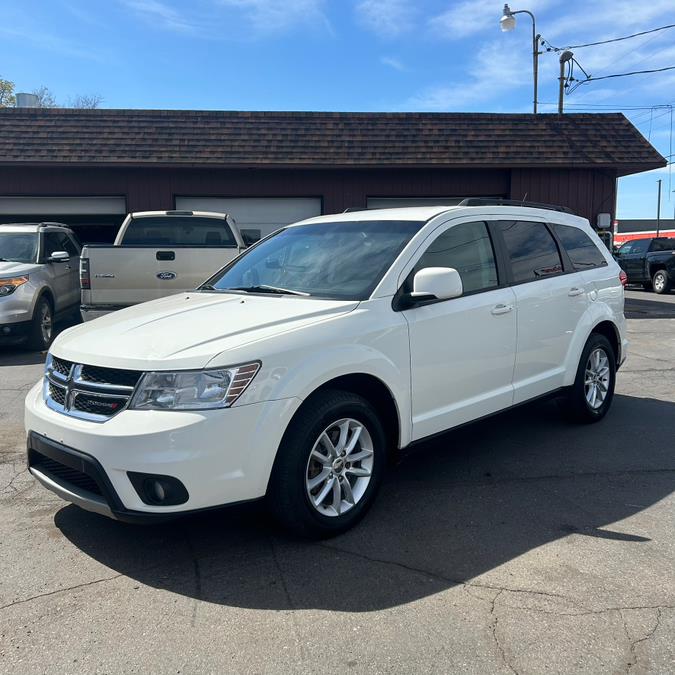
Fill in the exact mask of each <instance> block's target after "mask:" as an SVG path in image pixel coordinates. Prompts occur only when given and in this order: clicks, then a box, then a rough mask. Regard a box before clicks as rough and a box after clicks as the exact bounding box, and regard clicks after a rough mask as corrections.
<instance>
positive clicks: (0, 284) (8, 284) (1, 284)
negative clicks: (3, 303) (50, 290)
mask: <svg viewBox="0 0 675 675" xmlns="http://www.w3.org/2000/svg"><path fill="white" fill-rule="evenodd" d="M27 281H28V275H26V276H23V277H10V278H9V279H0V298H4V297H5V296H6V295H11V294H12V293H14V291H15V290H16V289H17V288H19V286H23V285H24V284H25V283H26V282H27Z"/></svg>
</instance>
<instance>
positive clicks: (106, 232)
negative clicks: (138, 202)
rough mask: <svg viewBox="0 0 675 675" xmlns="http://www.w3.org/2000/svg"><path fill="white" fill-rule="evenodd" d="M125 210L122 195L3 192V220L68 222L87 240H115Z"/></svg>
mask: <svg viewBox="0 0 675 675" xmlns="http://www.w3.org/2000/svg"><path fill="white" fill-rule="evenodd" d="M126 213H127V206H126V199H125V198H124V197H122V196H114V197H40V196H33V197H4V196H0V223H27V222H31V223H36V222H44V221H52V222H54V221H55V222H58V223H65V224H66V225H68V226H70V227H72V228H73V230H74V231H75V232H76V234H77V236H78V237H79V238H80V240H81V241H82V242H84V243H104V244H105V243H112V242H113V240H114V239H115V234H116V233H117V230H118V229H119V226H120V225H121V224H122V221H123V220H124V216H125V215H126Z"/></svg>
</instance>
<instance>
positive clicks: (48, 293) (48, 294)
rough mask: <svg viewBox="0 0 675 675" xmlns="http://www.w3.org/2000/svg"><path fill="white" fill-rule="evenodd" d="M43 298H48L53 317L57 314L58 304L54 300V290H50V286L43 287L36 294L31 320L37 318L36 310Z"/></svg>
mask: <svg viewBox="0 0 675 675" xmlns="http://www.w3.org/2000/svg"><path fill="white" fill-rule="evenodd" d="M42 298H47V300H48V301H49V304H50V305H51V306H52V315H53V314H54V313H55V312H56V302H55V298H54V293H52V289H51V288H49V286H43V287H42V288H40V289H39V290H38V291H37V293H36V294H35V300H34V301H33V308H32V309H31V319H32V318H33V317H34V316H35V308H36V307H37V306H38V302H40V300H42Z"/></svg>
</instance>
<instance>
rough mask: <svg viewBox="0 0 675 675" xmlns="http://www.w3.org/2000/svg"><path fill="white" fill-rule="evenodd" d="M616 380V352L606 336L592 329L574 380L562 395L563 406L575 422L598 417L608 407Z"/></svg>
mask: <svg viewBox="0 0 675 675" xmlns="http://www.w3.org/2000/svg"><path fill="white" fill-rule="evenodd" d="M615 383H616V355H615V354H614V349H613V348H612V345H611V344H610V342H609V340H608V339H607V338H606V337H605V336H604V335H600V334H598V333H593V334H592V335H591V336H590V337H589V338H588V341H587V342H586V346H585V347H584V351H583V353H582V354H581V359H580V360H579V366H578V368H577V374H576V378H575V380H574V384H573V385H572V386H571V387H570V388H569V390H568V391H567V394H566V396H565V398H564V399H563V407H564V410H565V412H566V413H567V414H568V416H569V417H570V418H571V419H572V420H573V421H575V422H581V423H585V424H588V423H592V422H598V421H600V420H601V419H602V418H603V417H604V416H605V415H606V414H607V411H608V410H609V408H610V406H611V405H612V400H613V398H614V385H615Z"/></svg>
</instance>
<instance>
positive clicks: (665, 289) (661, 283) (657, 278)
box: [652, 270, 670, 295]
mask: <svg viewBox="0 0 675 675" xmlns="http://www.w3.org/2000/svg"><path fill="white" fill-rule="evenodd" d="M652 288H653V289H654V293H658V294H659V295H663V294H665V293H670V278H669V277H668V272H666V270H656V272H654V276H653V277H652Z"/></svg>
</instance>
